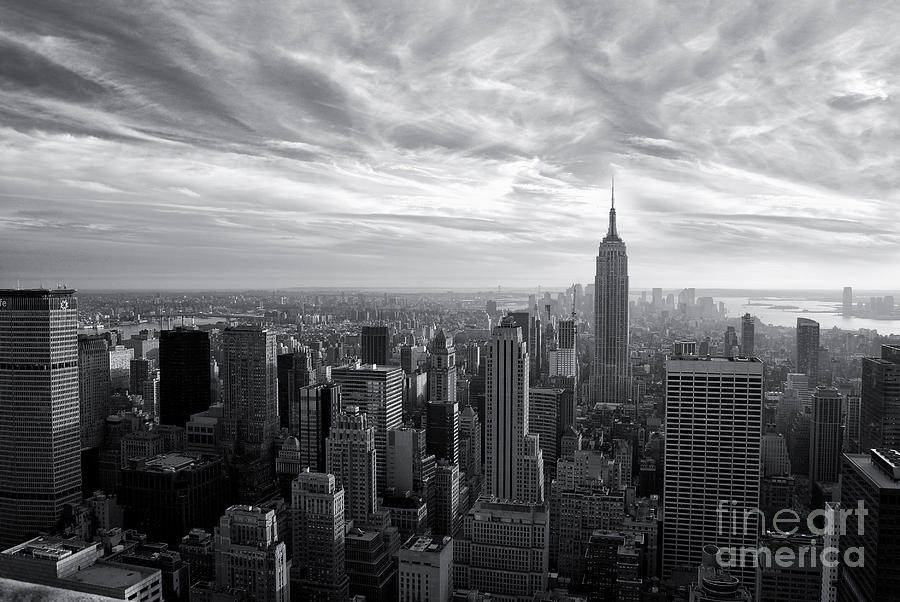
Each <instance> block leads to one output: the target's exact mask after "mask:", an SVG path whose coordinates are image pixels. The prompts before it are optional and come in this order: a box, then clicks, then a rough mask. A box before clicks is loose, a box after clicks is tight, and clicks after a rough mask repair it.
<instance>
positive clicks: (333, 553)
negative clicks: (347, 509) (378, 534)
mask: <svg viewBox="0 0 900 602" xmlns="http://www.w3.org/2000/svg"><path fill="white" fill-rule="evenodd" d="M292 496H293V501H292V508H293V513H294V516H293V528H294V554H293V559H292V560H293V567H292V569H291V582H292V590H293V591H294V593H295V596H299V598H300V599H301V600H309V601H311V602H343V601H344V600H346V599H347V596H348V592H349V584H350V581H349V579H348V578H347V571H346V567H345V550H344V490H343V488H342V487H341V484H340V482H338V481H337V480H336V479H335V478H334V475H331V474H324V473H319V472H310V471H309V470H308V469H307V470H305V471H304V472H303V473H302V474H300V475H299V476H298V477H297V478H296V479H295V480H294V483H293V491H292Z"/></svg>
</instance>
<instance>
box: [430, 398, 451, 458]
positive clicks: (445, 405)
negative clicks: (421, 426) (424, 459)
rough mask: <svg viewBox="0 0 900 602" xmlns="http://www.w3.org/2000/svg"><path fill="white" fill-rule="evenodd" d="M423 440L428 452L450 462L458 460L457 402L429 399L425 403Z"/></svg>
mask: <svg viewBox="0 0 900 602" xmlns="http://www.w3.org/2000/svg"><path fill="white" fill-rule="evenodd" d="M425 412H426V416H425V420H426V423H425V441H427V449H428V453H429V454H434V456H435V458H436V459H438V460H445V461H446V462H448V463H450V464H455V463H456V462H458V461H459V404H458V403H456V402H455V401H429V402H428V403H427V404H425Z"/></svg>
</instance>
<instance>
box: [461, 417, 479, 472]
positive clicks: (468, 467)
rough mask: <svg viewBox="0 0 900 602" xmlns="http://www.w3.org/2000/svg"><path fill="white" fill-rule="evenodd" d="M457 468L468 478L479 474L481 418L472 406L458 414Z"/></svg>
mask: <svg viewBox="0 0 900 602" xmlns="http://www.w3.org/2000/svg"><path fill="white" fill-rule="evenodd" d="M459 469H460V470H461V471H462V472H464V473H465V474H466V477H468V478H471V477H474V476H477V475H480V474H481V420H479V418H478V413H477V412H476V411H475V408H473V407H472V406H466V407H464V408H463V410H462V412H460V415H459Z"/></svg>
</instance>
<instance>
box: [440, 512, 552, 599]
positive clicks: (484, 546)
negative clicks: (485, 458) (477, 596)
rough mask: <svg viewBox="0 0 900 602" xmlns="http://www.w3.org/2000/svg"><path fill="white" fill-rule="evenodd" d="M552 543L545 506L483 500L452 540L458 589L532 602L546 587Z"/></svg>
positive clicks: (454, 578) (456, 587)
mask: <svg viewBox="0 0 900 602" xmlns="http://www.w3.org/2000/svg"><path fill="white" fill-rule="evenodd" d="M548 542H549V517H548V513H547V507H546V506H545V505H544V504H527V503H520V502H513V501H509V500H498V499H496V498H482V499H480V500H478V501H477V502H475V504H474V505H473V506H472V508H471V510H469V512H468V514H466V517H465V520H464V522H463V529H462V533H461V534H460V535H459V536H458V537H457V538H455V539H454V541H453V587H454V588H455V589H457V590H476V591H479V592H490V593H491V594H492V595H493V596H496V599H498V600H504V601H506V600H515V601H523V602H524V601H531V600H533V599H534V595H535V594H536V593H538V592H543V591H545V590H546V589H547V570H548V566H549V564H548V563H549V555H548Z"/></svg>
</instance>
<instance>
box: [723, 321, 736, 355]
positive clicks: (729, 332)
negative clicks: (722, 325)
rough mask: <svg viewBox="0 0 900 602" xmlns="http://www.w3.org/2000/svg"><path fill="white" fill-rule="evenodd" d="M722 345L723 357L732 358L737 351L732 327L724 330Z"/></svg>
mask: <svg viewBox="0 0 900 602" xmlns="http://www.w3.org/2000/svg"><path fill="white" fill-rule="evenodd" d="M724 345H725V356H726V357H734V354H735V351H738V338H737V333H736V332H735V331H734V326H728V327H727V328H726V329H725V337H724Z"/></svg>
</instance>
